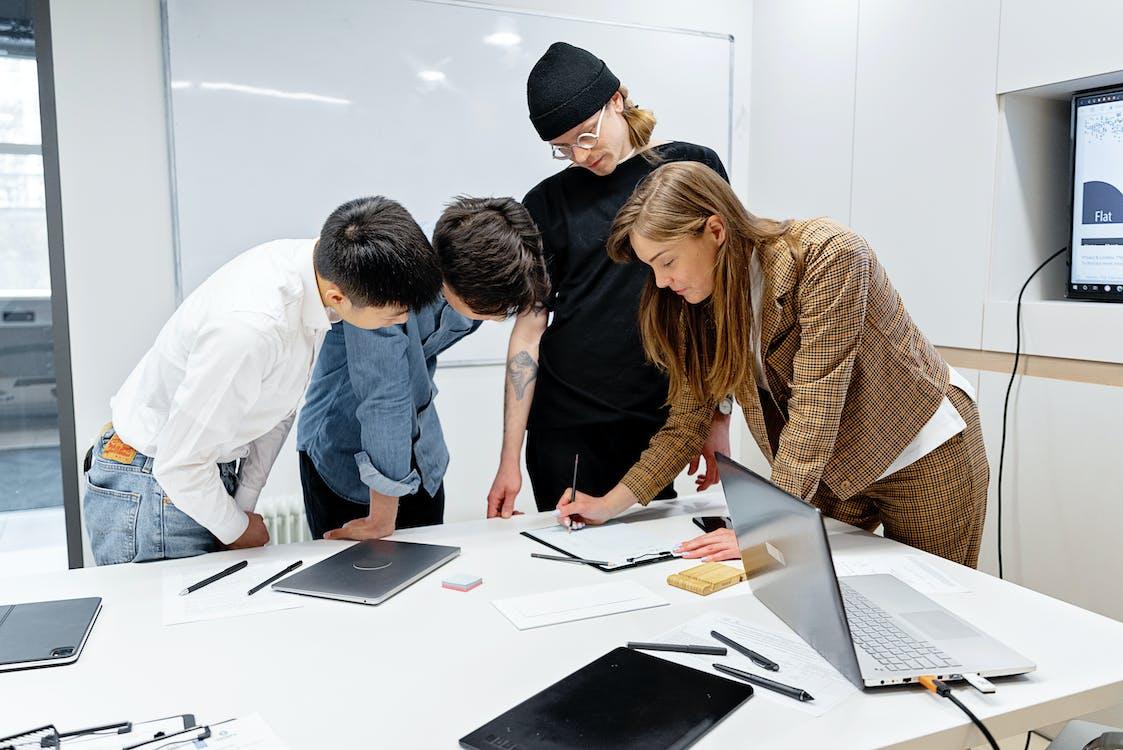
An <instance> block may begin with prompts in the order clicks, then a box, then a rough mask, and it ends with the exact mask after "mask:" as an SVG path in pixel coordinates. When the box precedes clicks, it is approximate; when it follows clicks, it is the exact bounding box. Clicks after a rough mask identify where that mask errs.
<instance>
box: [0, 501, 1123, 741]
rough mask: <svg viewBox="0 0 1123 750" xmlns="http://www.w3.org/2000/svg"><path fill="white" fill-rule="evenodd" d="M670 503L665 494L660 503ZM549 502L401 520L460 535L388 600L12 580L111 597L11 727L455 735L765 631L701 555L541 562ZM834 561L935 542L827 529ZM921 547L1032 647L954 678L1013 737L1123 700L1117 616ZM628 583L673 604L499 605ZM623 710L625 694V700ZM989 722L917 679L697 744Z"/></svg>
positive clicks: (664, 510) (924, 733)
mask: <svg viewBox="0 0 1123 750" xmlns="http://www.w3.org/2000/svg"><path fill="white" fill-rule="evenodd" d="M656 506H658V507H656ZM656 506H652V507H650V508H646V509H639V508H637V509H636V510H635V511H633V512H632V513H631V514H630V516H629V518H630V519H632V520H636V521H641V520H643V521H646V520H654V519H658V520H656V521H655V522H656V523H658V524H665V525H673V526H674V527H675V529H676V530H681V536H682V538H683V539H687V538H690V537H692V536H694V535H695V534H696V533H697V529H696V527H695V526H694V525H693V524H691V522H690V515H691V514H705V513H708V514H717V513H722V512H723V511H724V505H723V501H722V498H721V495H720V494H717V495H712V494H708V495H703V496H698V497H687V498H682V499H680V500H678V501H673V502H665V503H657V504H656ZM550 518H551V516H547V515H529V516H521V517H516V518H514V519H511V520H503V519H494V520H490V521H485V520H480V521H470V522H464V523H455V524H447V525H443V526H434V527H429V528H426V529H414V530H409V531H404V532H400V533H398V534H397V535H395V537H394V538H396V539H403V540H418V541H427V542H434V543H440V544H451V545H456V546H459V547H461V548H462V554H461V555H460V557H458V558H457V559H456V560H454V561H453V562H451V563H449V564H448V565H446V566H445V567H443V568H441V569H440V570H438V571H437V572H436V573H434V574H432V575H430V576H428V577H427V578H425V579H423V580H421V581H420V582H418V583H416V584H414V585H413V586H411V587H410V588H408V589H406V590H405V591H403V592H402V593H400V594H398V595H397V596H395V597H394V598H392V599H390V600H389V601H388V602H386V603H385V604H383V605H381V606H377V607H369V606H363V605H358V604H348V603H343V602H333V601H327V600H319V599H311V598H305V599H303V600H302V603H303V605H304V606H302V607H301V608H299V609H289V610H284V611H279V612H271V613H266V614H258V615H248V616H244V617H237V618H230V619H224V620H213V621H207V622H196V623H188V624H182V625H174V626H164V625H163V624H162V618H161V577H162V571H163V570H165V569H167V567H168V566H176V565H183V564H185V563H186V564H197V563H198V560H197V559H196V560H194V561H167V562H161V563H151V564H141V565H118V566H113V567H108V568H88V569H84V570H76V571H69V572H62V573H55V574H49V575H31V576H26V577H11V578H5V579H2V580H0V602H4V603H14V602H19V601H37V600H44V599H58V598H65V597H78V596H101V597H103V599H104V610H103V612H102V614H101V617H100V619H99V621H98V623H97V625H96V627H95V628H94V631H93V633H92V635H91V637H90V640H89V643H88V644H87V646H86V650H85V653H84V654H83V655H82V657H81V659H80V660H79V661H78V662H77V663H76V664H74V665H71V666H66V667H58V668H51V669H38V670H32V671H24V672H13V673H0V736H2V735H4V734H7V733H10V732H15V731H18V730H23V729H29V728H31V727H33V726H37V725H40V724H45V723H48V722H53V723H54V724H56V725H57V726H58V727H59V728H60V729H67V728H71V729H73V728H77V727H81V726H89V725H92V724H99V723H106V722H110V721H121V720H133V721H139V720H142V719H145V718H155V717H159V716H165V715H168V714H178V713H187V712H190V713H194V714H196V716H197V717H198V719H199V721H200V722H207V721H219V720H222V719H225V718H229V717H232V716H240V715H245V714H249V713H252V712H258V713H260V714H261V715H262V716H263V717H264V718H265V720H266V721H267V722H268V723H269V724H270V725H271V726H272V727H273V729H274V730H275V731H276V732H277V734H279V735H280V737H282V738H283V739H284V740H285V741H286V742H287V743H288V744H289V746H290V747H291V748H293V750H297V749H301V750H302V749H304V748H328V747H331V748H350V747H365V748H371V747H406V746H408V747H424V748H441V747H447V748H453V747H457V740H458V738H459V737H461V736H463V735H465V734H467V733H468V732H469V731H471V730H473V729H475V728H476V727H478V726H480V725H481V724H483V723H485V722H486V721H488V720H489V719H491V718H493V717H494V716H496V715H498V714H499V713H501V712H503V711H505V710H506V709H508V708H510V707H511V706H513V705H515V704H517V703H519V702H520V701H522V700H524V699H525V698H527V697H529V696H530V695H532V694H533V693H535V692H537V691H538V690H540V689H542V688H543V687H545V686H547V685H549V684H550V683H552V682H554V681H556V680H558V679H560V678H562V677H564V676H565V675H567V674H569V673H570V672H572V671H574V670H575V669H577V668H579V667H581V666H583V665H584V664H586V663H588V662H590V661H592V660H593V659H595V658H597V657H598V656H600V655H602V654H604V653H606V652H607V651H609V650H611V649H612V648H614V647H616V646H621V645H623V644H624V643H625V642H626V641H628V640H645V639H646V640H650V639H652V638H653V637H655V636H657V635H658V634H660V633H662V632H664V631H666V630H669V629H671V628H672V627H675V626H677V625H680V624H682V623H684V622H686V621H687V620H689V619H691V618H692V617H695V616H697V615H698V614H700V613H703V612H705V611H707V610H710V609H720V610H722V611H725V612H728V613H731V614H734V615H736V616H738V617H741V618H743V619H745V620H748V621H750V622H754V623H758V624H762V625H769V624H773V625H774V624H775V623H776V622H777V620H776V618H775V617H774V616H773V615H772V613H771V612H769V611H768V610H767V609H766V608H765V607H764V606H763V605H761V604H760V603H759V602H757V601H756V600H755V599H754V598H753V597H752V595H751V592H750V588H749V586H748V585H747V584H739V585H738V586H737V587H736V589H737V590H740V591H741V592H743V593H742V595H738V594H736V593H734V592H722V593H720V594H718V595H714V596H710V597H705V598H703V597H699V596H696V595H694V594H691V593H688V592H686V591H681V590H679V589H676V588H673V587H670V586H668V585H667V584H666V578H667V576H668V575H669V574H670V573H673V572H676V571H677V570H681V569H684V568H687V567H690V566H691V565H694V564H696V562H693V561H683V560H675V561H671V562H665V563H659V564H654V565H648V566H645V567H640V568H635V569H631V570H626V571H620V572H617V573H611V574H608V573H603V572H600V571H598V570H594V569H591V568H586V567H583V566H579V565H570V564H565V563H554V562H549V561H543V560H535V559H531V558H530V556H529V553H530V552H532V551H544V548H543V547H541V545H539V544H537V543H535V542H533V541H531V540H530V539H527V538H526V537H523V536H521V535H520V534H518V533H517V532H518V531H519V530H522V529H529V528H534V527H541V526H543V525H545V524H546V523H548V522H549V519H550ZM832 527H833V528H832V545H833V547H834V550H835V555H836V557H842V556H846V555H854V554H868V553H871V552H876V553H897V554H906V553H907V554H923V553H918V552H917V551H916V550H912V549H910V548H908V547H904V546H902V545H899V544H896V543H894V542H890V541H887V540H885V539H882V538H879V537H875V536H870V535H867V534H864V533H862V532H858V531H856V530H853V529H850V528H849V527H844V526H842V525H840V524H839V525H835V524H833V523H832ZM346 544H347V543H345V542H323V541H321V542H310V543H306V544H302V545H284V546H271V547H267V548H264V549H259V550H253V551H251V552H248V553H247V552H222V553H217V554H215V555H213V556H212V558H211V559H212V561H213V562H214V563H215V566H216V569H217V568H218V567H220V566H225V565H227V564H230V563H232V562H234V561H236V560H239V559H242V558H246V557H252V558H276V559H277V560H282V559H285V560H287V559H290V558H291V557H293V556H295V555H303V556H304V557H305V558H306V559H307V560H311V559H313V558H317V559H318V558H320V557H322V556H324V555H325V554H326V553H327V552H332V551H336V550H339V549H342V548H343V547H344V546H345V545H346ZM926 559H927V560H929V561H931V562H934V563H935V564H936V565H938V567H939V569H940V570H941V571H943V572H945V573H946V574H947V575H949V576H951V577H952V578H954V579H955V580H957V581H959V582H961V583H962V584H964V585H965V586H966V587H968V588H969V589H970V593H957V594H942V595H939V594H934V595H932V598H933V599H936V600H937V601H939V602H940V603H941V604H943V605H944V606H946V607H947V608H948V609H950V610H951V611H953V612H955V613H957V614H958V615H960V616H962V617H963V618H965V619H966V620H968V621H970V622H972V623H974V624H975V625H977V626H979V627H981V628H983V629H984V630H986V631H988V632H989V633H990V634H991V635H993V636H995V637H997V638H999V639H1001V640H1003V641H1005V642H1006V643H1007V644H1008V645H1010V646H1011V647H1013V648H1014V649H1016V650H1018V651H1020V652H1021V653H1023V654H1025V655H1026V656H1028V657H1030V658H1031V659H1033V660H1034V661H1035V662H1036V663H1037V665H1038V669H1037V671H1036V672H1034V673H1033V674H1030V675H1027V676H1023V677H1016V678H1008V679H1005V680H998V681H996V682H997V683H998V685H999V689H998V692H997V693H996V694H994V695H991V696H984V695H982V694H979V693H976V692H974V691H973V690H971V689H969V688H966V689H960V690H958V691H957V694H959V695H960V696H961V697H962V699H963V700H964V701H965V702H966V703H967V705H968V706H970V707H971V708H972V709H973V710H974V711H975V712H976V713H977V714H978V715H979V716H980V717H982V718H983V720H984V721H986V723H987V724H988V726H989V727H990V728H991V730H992V731H993V732H994V734H995V735H996V736H997V737H1000V738H1001V737H1008V736H1012V735H1015V734H1018V733H1021V732H1024V731H1026V730H1027V729H1029V728H1033V727H1039V726H1044V725H1047V724H1051V723H1054V722H1057V721H1061V720H1064V719H1067V718H1071V717H1073V716H1076V715H1080V714H1083V713H1087V712H1090V711H1095V710H1099V709H1101V708H1105V707H1108V706H1111V705H1116V704H1119V703H1121V702H1123V623H1119V622H1116V621H1114V620H1110V619H1108V618H1105V617H1101V616H1099V615H1096V614H1093V613H1090V612H1087V611H1085V610H1082V609H1079V608H1077V607H1074V606H1072V605H1069V604H1066V603H1063V602H1060V601H1057V600H1055V599H1051V598H1049V597H1047V596H1044V595H1042V594H1038V593H1036V592H1033V591H1030V590H1028V589H1024V588H1021V587H1019V586H1016V585H1013V584H1011V583H1007V582H1004V581H1000V580H998V579H996V578H993V577H991V576H988V575H985V574H982V573H978V572H976V571H973V570H969V569H967V568H964V567H961V566H959V565H955V564H952V563H948V562H946V561H943V560H939V559H938V558H934V557H928V556H926ZM453 572H466V573H473V574H476V575H479V576H482V577H483V580H484V582H483V585H482V586H479V587H478V588H476V589H474V590H472V591H470V592H466V593H462V592H457V591H450V590H447V589H443V588H442V587H441V584H440V582H441V578H442V577H443V576H444V575H446V574H449V573H453ZM622 579H630V580H635V581H638V582H640V583H642V584H644V585H645V586H647V587H649V588H650V589H651V590H652V591H654V592H656V593H658V594H659V595H661V596H663V597H665V598H666V599H668V600H669V601H670V602H671V606H667V607H659V608H656V609H648V610H643V611H637V612H629V613H625V614H619V615H613V616H610V617H603V618H598V619H593V620H585V621H580V622H572V623H567V624H562V625H557V626H552V627H546V628H540V629H536V630H529V631H522V632H520V631H518V630H516V629H515V628H514V627H513V626H512V625H511V623H509V622H508V621H507V620H506V619H505V618H504V617H503V615H501V614H500V613H499V612H498V611H497V610H496V609H495V607H493V606H492V604H491V602H492V600H494V599H498V598H504V597H510V596H519V595H523V594H531V593H536V592H542V591H550V590H553V589H560V588H566V587H571V586H578V585H582V584H594V583H603V582H606V581H613V580H622ZM619 701H620V710H621V711H626V710H627V708H628V696H627V695H621V696H620V698H619ZM981 742H982V738H981V735H980V734H979V733H978V732H977V731H976V730H975V729H974V728H973V727H972V726H971V725H970V724H969V723H968V721H967V719H966V718H965V717H964V716H963V714H962V713H960V712H959V711H958V710H957V709H956V708H955V707H954V706H953V705H951V704H950V702H949V701H946V700H942V699H937V698H936V697H934V696H932V695H931V694H929V693H927V692H925V691H923V690H921V689H920V688H916V687H911V688H891V689H884V690H875V691H867V692H864V693H863V692H856V693H854V694H853V695H851V696H850V697H849V698H848V699H846V701H845V702H843V703H842V704H841V705H840V706H838V707H837V708H835V709H834V710H832V711H830V712H829V713H827V714H826V715H824V716H821V717H817V718H816V717H811V716H808V715H807V714H805V713H803V712H801V711H798V710H796V709H794V708H787V707H786V706H784V705H783V704H782V703H780V702H777V701H764V700H760V699H759V698H754V699H752V700H750V701H749V702H748V703H746V704H745V705H744V706H742V707H741V708H740V709H739V710H737V711H736V712H735V713H734V714H733V715H732V716H730V717H729V718H728V719H727V720H726V721H724V722H723V723H722V724H720V725H719V726H718V727H717V728H716V729H715V730H713V731H712V732H711V733H710V734H708V735H707V736H706V737H704V738H703V739H702V741H701V742H699V743H698V745H697V747H700V748H745V747H753V748H813V747H831V748H849V747H853V748H873V747H908V748H963V747H966V746H970V745H977V744H980V743H981Z"/></svg>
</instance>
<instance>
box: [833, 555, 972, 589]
mask: <svg viewBox="0 0 1123 750" xmlns="http://www.w3.org/2000/svg"><path fill="white" fill-rule="evenodd" d="M834 569H835V572H836V573H838V575H839V577H840V578H841V577H842V576H865V575H875V574H878V573H888V574H890V575H892V576H896V577H897V578H898V579H900V580H901V581H903V582H904V583H907V584H908V585H909V586H912V587H913V588H914V589H916V590H917V591H919V592H921V593H923V594H966V593H967V592H969V591H970V589H969V588H967V587H966V586H964V585H962V584H961V583H959V582H958V581H955V580H954V579H952V578H951V577H950V576H948V575H947V574H946V573H944V572H943V571H941V570H939V569H937V568H936V567H935V566H933V565H932V564H931V563H929V562H928V561H927V560H925V559H924V558H923V557H921V556H920V555H892V556H891V555H846V556H844V557H837V558H835V561H834Z"/></svg>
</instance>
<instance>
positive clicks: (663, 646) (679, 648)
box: [628, 641, 729, 656]
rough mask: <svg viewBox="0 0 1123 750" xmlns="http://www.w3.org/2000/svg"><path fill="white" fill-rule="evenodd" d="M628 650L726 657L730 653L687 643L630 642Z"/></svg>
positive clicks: (714, 647) (716, 648)
mask: <svg viewBox="0 0 1123 750" xmlns="http://www.w3.org/2000/svg"><path fill="white" fill-rule="evenodd" d="M628 648H630V649H635V650H636V651H674V652H676V653H679V654H705V655H706V656H726V655H727V654H728V653H729V652H728V651H726V650H725V647H724V646H695V645H693V644H687V643H682V644H679V643H641V642H640V641H628Z"/></svg>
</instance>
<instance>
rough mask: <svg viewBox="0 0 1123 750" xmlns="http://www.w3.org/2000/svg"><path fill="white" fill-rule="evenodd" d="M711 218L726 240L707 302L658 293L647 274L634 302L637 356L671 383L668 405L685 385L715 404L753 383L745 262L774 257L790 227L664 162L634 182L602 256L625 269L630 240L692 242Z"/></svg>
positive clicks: (681, 165) (631, 256)
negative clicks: (719, 224)
mask: <svg viewBox="0 0 1123 750" xmlns="http://www.w3.org/2000/svg"><path fill="white" fill-rule="evenodd" d="M715 215H716V216H720V217H721V219H722V220H723V221H724V223H725V241H724V242H723V243H722V244H721V246H720V247H719V248H718V250H717V256H716V258H715V261H714V290H713V294H712V295H710V298H709V299H708V300H706V301H705V302H702V303H699V304H696V305H692V304H690V303H688V302H687V301H686V300H685V299H683V298H681V297H679V295H677V294H675V293H674V292H672V291H671V290H669V289H660V288H658V287H657V286H656V285H655V277H654V274H652V275H650V276H648V279H647V285H646V286H645V287H644V290H643V297H642V299H641V300H640V311H639V324H640V333H641V335H642V337H643V348H644V352H645V353H646V354H647V358H648V359H649V360H651V361H652V362H653V363H655V365H656V366H658V367H659V368H660V369H662V370H664V371H666V372H667V374H668V376H669V378H670V391H669V393H668V401H674V400H675V399H676V398H677V397H678V396H679V395H681V393H682V391H683V389H684V388H687V387H689V389H690V390H691V391H692V392H693V394H694V395H695V396H696V397H698V398H700V399H702V400H704V401H707V402H709V403H717V402H718V401H719V400H721V399H722V398H724V397H725V396H726V394H729V393H734V392H736V391H737V390H738V388H739V387H740V386H741V385H743V384H745V383H746V381H748V380H749V378H751V377H752V376H751V374H750V367H751V365H750V362H751V360H750V357H752V356H753V355H752V351H753V347H754V346H755V342H753V341H752V336H751V333H750V332H751V330H752V326H751V323H750V321H751V316H752V305H751V303H750V301H749V258H750V257H751V256H752V253H753V249H754V248H756V249H757V251H758V252H773V251H774V249H773V243H772V242H771V240H775V239H779V238H785V235H786V234H787V232H788V228H789V226H790V222H787V221H775V220H773V219H763V218H760V217H757V216H754V215H753V214H751V213H749V212H748V211H747V210H745V207H744V206H743V205H741V201H740V200H738V199H737V196H736V195H735V194H734V192H733V189H732V188H731V187H730V186H729V183H727V182H726V181H725V180H723V179H722V178H721V177H720V176H719V175H718V174H717V173H716V172H714V171H713V170H712V169H710V168H709V167H707V166H706V165H704V164H701V163H698V162H691V161H678V162H671V163H669V164H664V165H663V166H661V167H659V168H658V169H656V170H655V171H653V172H652V173H651V174H650V175H648V176H647V178H646V179H644V181H643V182H641V183H640V184H639V186H638V187H637V188H636V189H635V192H633V193H632V196H631V198H629V199H628V201H627V203H625V204H624V207H623V208H621V209H620V212H619V213H618V214H616V221H615V222H613V225H612V231H611V233H610V234H609V238H608V254H609V256H611V257H612V259H613V260H615V261H616V262H618V263H627V262H632V261H636V260H637V257H636V253H635V250H634V249H633V248H632V243H631V237H632V236H633V235H639V236H642V237H646V238H647V239H650V240H652V241H655V242H669V241H673V240H678V239H682V238H686V237H697V236H699V235H701V234H702V232H703V231H705V226H706V222H707V220H708V219H709V218H710V217H711V216H715ZM785 239H786V238H785Z"/></svg>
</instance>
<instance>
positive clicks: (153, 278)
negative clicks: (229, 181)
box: [51, 0, 175, 560]
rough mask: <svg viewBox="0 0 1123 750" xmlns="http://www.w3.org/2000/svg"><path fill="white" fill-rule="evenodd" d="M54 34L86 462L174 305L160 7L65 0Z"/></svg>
mask: <svg viewBox="0 0 1123 750" xmlns="http://www.w3.org/2000/svg"><path fill="white" fill-rule="evenodd" d="M51 34H52V42H53V45H52V46H53V48H54V74H55V105H56V110H57V114H58V139H59V144H58V147H59V177H60V183H61V195H62V225H63V238H64V242H65V248H66V253H65V258H66V280H67V290H66V291H67V302H68V304H69V312H70V345H71V368H72V372H73V382H74V419H75V429H76V432H77V453H78V455H76V456H73V457H69V458H72V460H74V461H75V462H79V461H80V460H81V456H83V455H84V454H85V452H86V449H87V448H88V447H89V443H90V441H91V440H92V438H93V436H94V435H95V434H96V433H97V430H98V429H99V428H100V427H101V425H103V424H104V423H105V422H106V421H108V420H109V398H110V396H111V395H112V394H113V393H114V392H116V390H117V388H118V387H119V386H120V384H121V383H122V381H124V379H125V377H126V376H127V375H128V374H129V371H130V370H132V368H133V366H134V365H135V364H136V363H137V361H138V360H139V359H140V358H141V356H142V355H143V354H144V352H145V351H146V350H147V348H148V346H149V345H150V344H151V343H152V341H153V339H155V338H156V334H157V332H158V331H159V330H160V327H161V326H162V325H163V323H164V321H165V320H166V319H167V317H168V315H170V314H171V312H172V310H173V309H175V299H174V287H173V262H172V213H171V201H170V198H169V184H170V183H169V173H168V156H167V154H168V149H167V137H166V131H165V128H164V125H163V123H164V99H163V53H162V47H161V42H160V13H159V3H158V2H156V1H155V0H119V1H118V2H113V3H89V2H83V0H55V1H54V2H52V3H51ZM67 458H68V457H66V456H64V457H63V460H66V459H67ZM79 466H80V464H79ZM79 478H80V481H81V472H79ZM86 559H87V560H89V559H91V558H90V555H89V553H88V552H87V554H86Z"/></svg>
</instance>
